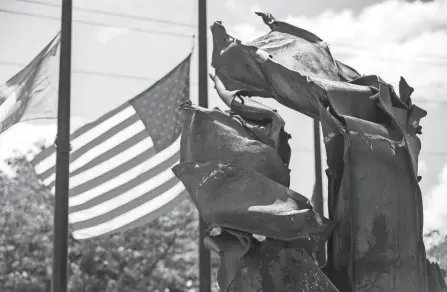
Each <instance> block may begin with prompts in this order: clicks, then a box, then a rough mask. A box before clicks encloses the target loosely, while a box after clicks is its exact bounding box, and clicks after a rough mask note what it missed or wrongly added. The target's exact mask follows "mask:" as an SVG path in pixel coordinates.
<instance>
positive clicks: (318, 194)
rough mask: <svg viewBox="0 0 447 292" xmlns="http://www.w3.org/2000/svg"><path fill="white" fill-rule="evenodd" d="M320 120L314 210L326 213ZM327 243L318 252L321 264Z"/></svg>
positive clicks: (316, 138)
mask: <svg viewBox="0 0 447 292" xmlns="http://www.w3.org/2000/svg"><path fill="white" fill-rule="evenodd" d="M320 144H321V143H320V122H319V121H318V120H315V119H314V151H315V189H314V198H313V200H314V206H313V207H314V210H315V212H317V213H319V214H321V215H322V216H323V214H324V207H323V179H322V175H321V145H320ZM324 247H325V244H322V245H321V246H320V250H319V251H318V253H317V260H318V262H319V263H320V264H324V263H325V262H326V252H325V250H324Z"/></svg>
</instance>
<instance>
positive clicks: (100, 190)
mask: <svg viewBox="0 0 447 292" xmlns="http://www.w3.org/2000/svg"><path fill="white" fill-rule="evenodd" d="M178 142H179V140H177V141H176V142H175V143H173V144H172V145H170V146H169V147H167V148H166V149H164V150H163V151H161V152H159V153H158V154H157V155H154V156H152V157H150V158H149V159H147V160H146V161H144V162H141V163H140V164H139V165H137V166H136V167H133V168H132V169H130V170H128V171H126V172H122V173H119V171H117V172H118V173H119V175H113V174H112V175H111V177H112V176H113V178H111V179H109V180H101V181H100V182H101V183H100V184H98V183H97V182H96V181H95V180H96V179H93V180H92V181H95V183H91V182H88V184H89V185H88V186H89V187H90V188H88V187H86V185H83V186H82V188H80V187H81V186H79V187H77V188H73V189H72V192H73V193H72V195H71V196H70V204H71V205H72V206H76V205H79V204H83V203H85V202H87V201H89V200H91V199H93V198H95V197H98V196H100V195H102V194H104V193H105V192H108V191H111V190H113V189H115V188H117V187H119V186H121V185H122V184H124V183H127V182H129V181H131V180H132V179H134V178H136V177H138V176H139V175H140V174H142V173H143V172H145V171H146V170H148V169H150V168H153V167H156V166H157V165H159V164H160V163H162V162H163V161H164V160H166V159H168V158H169V157H171V156H173V155H176V153H177V152H178V151H179V149H180V143H178Z"/></svg>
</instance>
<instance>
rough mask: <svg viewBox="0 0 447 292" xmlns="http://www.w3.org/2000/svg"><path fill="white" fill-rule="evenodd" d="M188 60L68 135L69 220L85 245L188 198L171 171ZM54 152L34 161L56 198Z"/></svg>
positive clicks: (176, 152) (177, 150)
mask: <svg viewBox="0 0 447 292" xmlns="http://www.w3.org/2000/svg"><path fill="white" fill-rule="evenodd" d="M190 57H191V55H189V56H188V57H187V58H186V59H185V60H184V61H183V62H182V63H180V64H179V65H178V66H177V67H176V68H175V69H173V70H172V71H171V72H170V73H168V74H167V75H166V76H165V77H163V78H162V79H161V80H159V81H158V82H157V83H155V84H154V85H153V86H151V87H150V88H149V89H147V90H145V91H144V92H142V93H141V94H139V95H138V96H136V97H135V98H133V99H132V100H130V101H129V102H126V103H125V104H123V105H122V106H120V107H118V108H116V109H114V110H112V111H110V112H109V113H107V114H105V115H104V116H102V117H100V118H99V119H98V120H96V121H94V122H92V123H90V124H87V125H85V126H83V127H81V128H79V129H78V130H76V131H74V132H73V133H72V135H71V146H72V151H71V155H70V198H69V221H70V224H71V225H72V227H73V237H74V238H76V239H87V238H92V237H96V236H99V235H103V234H108V233H114V232H119V231H125V230H127V229H130V228H133V227H137V226H140V225H143V224H145V223H147V222H149V221H151V220H153V219H155V218H157V217H159V216H161V215H162V214H164V213H166V212H168V211H170V210H171V209H172V208H173V207H175V206H176V205H178V204H179V203H180V201H182V200H183V199H184V197H185V194H186V191H185V189H184V186H183V184H182V183H181V182H180V181H179V180H178V179H177V178H176V177H175V176H174V173H173V172H172V171H171V168H172V167H173V166H174V165H176V164H177V163H178V162H179V159H180V135H181V131H182V127H183V125H182V123H183V114H182V112H181V110H179V105H180V104H182V103H184V102H185V101H187V100H189V67H190ZM55 150H56V149H55V147H54V146H51V147H48V148H46V149H45V150H43V151H42V152H41V153H39V154H38V155H37V156H36V157H35V158H34V159H33V161H32V163H33V165H34V168H35V170H36V173H37V175H38V176H39V178H40V180H41V181H42V182H43V184H44V185H45V186H47V187H48V188H50V189H51V191H52V192H53V193H54V185H55V163H56V153H55Z"/></svg>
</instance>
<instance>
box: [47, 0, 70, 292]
mask: <svg viewBox="0 0 447 292" xmlns="http://www.w3.org/2000/svg"><path fill="white" fill-rule="evenodd" d="M72 6H73V3H72V0H63V1H62V20H61V45H60V63H59V99H58V116H57V117H58V118H57V138H56V147H57V154H56V185H55V191H56V196H55V205H54V233H53V279H52V285H51V287H52V292H66V291H67V274H68V190H69V183H68V180H69V163H70V161H69V157H70V89H71V76H70V75H71V25H72Z"/></svg>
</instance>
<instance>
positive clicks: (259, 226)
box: [173, 161, 328, 247]
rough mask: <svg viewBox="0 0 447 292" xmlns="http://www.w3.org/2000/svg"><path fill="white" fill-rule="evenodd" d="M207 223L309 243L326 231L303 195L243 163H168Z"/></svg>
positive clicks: (325, 220) (311, 244) (325, 223)
mask: <svg viewBox="0 0 447 292" xmlns="http://www.w3.org/2000/svg"><path fill="white" fill-rule="evenodd" d="M173 171H174V173H175V175H176V176H177V177H178V178H179V179H180V180H181V181H182V182H183V184H184V185H185V186H186V188H187V190H188V193H189V195H190V196H191V198H192V199H193V200H194V202H195V204H196V206H197V208H198V209H199V212H200V216H201V217H202V219H203V220H204V221H205V223H207V224H208V226H209V228H210V229H211V228H215V227H224V228H229V229H232V230H239V231H244V232H247V233H250V234H258V235H263V236H266V237H269V238H273V239H278V240H282V241H287V242H303V243H307V242H309V246H310V247H312V246H313V245H314V244H315V243H317V242H319V241H320V240H323V239H324V238H323V237H324V235H325V234H326V235H327V231H328V230H327V229H328V222H327V219H325V218H323V217H321V216H320V215H319V214H316V213H315V212H314V211H313V210H312V207H311V206H310V204H309V200H308V199H307V198H306V197H304V196H302V195H300V194H298V193H296V192H294V191H292V190H291V189H289V188H287V187H285V186H283V185H281V184H279V183H277V182H275V181H273V180H271V179H269V178H267V177H265V176H264V175H262V174H260V173H258V172H256V171H253V170H250V169H246V168H242V167H239V166H236V165H232V164H229V163H225V162H221V161H210V162H207V163H197V162H184V163H181V164H179V165H176V166H175V167H174V168H173Z"/></svg>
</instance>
